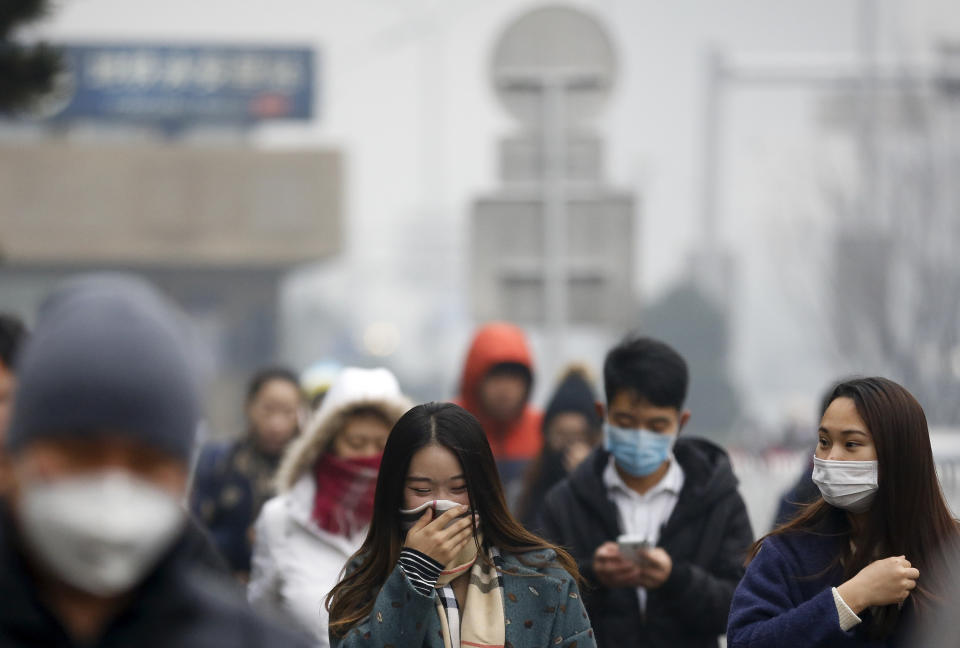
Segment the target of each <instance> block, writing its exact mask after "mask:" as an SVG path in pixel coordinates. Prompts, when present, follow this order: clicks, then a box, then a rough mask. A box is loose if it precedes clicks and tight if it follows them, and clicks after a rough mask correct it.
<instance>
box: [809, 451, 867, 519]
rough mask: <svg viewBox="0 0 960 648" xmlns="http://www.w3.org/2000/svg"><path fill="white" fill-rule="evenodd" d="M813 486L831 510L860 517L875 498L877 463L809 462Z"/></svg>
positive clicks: (820, 460)
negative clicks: (833, 507)
mask: <svg viewBox="0 0 960 648" xmlns="http://www.w3.org/2000/svg"><path fill="white" fill-rule="evenodd" d="M813 483H815V484H816V485H817V488H819V489H820V494H822V495H823V499H824V500H825V501H826V502H827V504H830V505H832V506H836V507H837V508H841V509H844V510H846V511H850V512H851V513H863V512H864V511H867V510H869V509H870V505H871V504H872V503H873V498H874V496H876V494H877V486H878V483H879V482H878V481H877V460H876V459H874V460H873V461H830V460H827V459H818V458H817V457H814V458H813Z"/></svg>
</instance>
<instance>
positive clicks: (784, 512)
mask: <svg viewBox="0 0 960 648" xmlns="http://www.w3.org/2000/svg"><path fill="white" fill-rule="evenodd" d="M835 388H836V385H831V386H830V389H828V390H827V392H826V393H825V394H823V396H822V397H821V398H820V410H819V411H818V412H817V418H818V420H819V419H821V418H823V414H824V412H826V411H827V408H828V407H829V406H830V401H832V400H833V390H834V389H835ZM819 498H820V489H818V488H817V485H816V484H814V483H813V457H812V456H811V457H810V460H809V461H807V464H806V466H805V467H804V469H803V472H802V473H800V475H798V476H797V481H795V482H794V483H793V485H792V486H791V487H790V488H789V489H788V490H787V491H786V492H785V493H784V494H783V495H781V496H780V503H779V504H778V505H777V514H776V517H775V518H774V520H773V528H777V527H779V526H781V525H783V524H786V523H787V522H789V521H790V520H792V519H793V518H795V517H796V516H797V515H799V514H800V512H801V511H803V509H804V508H805V507H806V506H807V504H809V503H810V502H813V501H816V500H817V499H819Z"/></svg>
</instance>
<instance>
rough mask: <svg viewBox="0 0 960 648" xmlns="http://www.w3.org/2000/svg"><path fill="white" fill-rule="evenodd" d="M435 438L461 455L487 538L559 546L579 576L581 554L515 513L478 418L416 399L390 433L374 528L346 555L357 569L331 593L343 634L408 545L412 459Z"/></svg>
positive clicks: (513, 548) (336, 630) (506, 546)
mask: <svg viewBox="0 0 960 648" xmlns="http://www.w3.org/2000/svg"><path fill="white" fill-rule="evenodd" d="M431 444H437V445H440V446H443V447H445V448H447V449H448V450H450V451H451V452H453V454H454V455H456V457H457V459H458V460H459V461H460V465H461V466H462V467H463V474H464V476H465V478H466V482H467V492H468V494H469V496H470V506H471V508H472V509H473V510H474V511H476V512H477V513H478V514H479V516H480V531H481V532H482V535H483V544H484V545H486V546H494V547H497V548H499V549H500V550H502V551H504V552H507V553H524V552H528V551H536V550H544V549H552V550H553V551H555V552H556V554H557V558H556V562H557V563H558V564H559V565H560V566H562V567H563V568H564V569H566V570H567V571H568V572H569V573H570V574H571V576H572V577H573V578H574V579H576V580H579V579H580V574H579V572H578V571H577V565H576V562H574V560H573V558H571V557H570V555H569V554H568V553H567V552H565V551H564V550H562V549H560V548H558V547H555V546H553V545H551V544H550V543H548V542H547V541H546V540H543V539H542V538H539V537H537V536H535V535H533V534H532V533H530V532H528V531H527V530H526V529H524V528H523V526H521V525H520V523H519V522H517V521H516V520H515V519H514V518H513V516H512V515H510V512H509V510H508V509H507V504H506V501H505V500H504V496H503V486H502V485H501V484H500V479H499V477H498V474H497V467H496V463H495V462H494V459H493V453H492V452H491V451H490V444H489V443H488V442H487V437H486V435H485V434H484V433H483V428H481V427H480V423H479V422H478V421H477V419H476V418H474V416H473V415H472V414H470V413H469V412H467V411H466V410H465V409H463V408H462V407H459V406H458V405H454V404H453V403H426V404H424V405H417V406H416V407H414V408H413V409H411V410H410V411H408V412H407V413H406V414H404V415H403V417H401V418H400V420H399V421H397V423H396V425H394V426H393V430H392V431H391V432H390V436H389V437H388V438H387V444H386V446H385V447H384V449H383V460H382V462H381V464H380V474H379V476H378V478H377V492H376V495H375V496H374V500H373V519H372V520H371V522H370V530H369V531H368V532H367V538H366V540H364V542H363V545H362V546H361V547H360V549H359V550H358V551H357V553H356V554H354V556H353V557H352V558H351V560H350V562H349V563H348V565H350V564H356V565H357V566H356V569H354V570H353V571H352V572H350V573H348V574H346V575H345V576H344V578H343V580H341V581H340V582H339V583H338V584H337V586H336V587H334V588H333V590H332V591H331V592H330V593H329V594H328V595H327V598H326V606H327V610H329V612H330V631H331V632H332V633H333V634H335V635H337V636H343V635H344V634H346V633H347V632H348V631H349V630H350V628H352V627H353V626H354V625H356V624H357V623H359V622H360V621H362V620H363V619H364V618H366V617H367V616H369V615H370V612H371V610H372V609H373V604H374V599H375V597H376V593H377V591H379V589H380V588H381V587H382V586H383V584H384V583H385V582H386V580H387V578H388V577H389V575H390V572H391V571H393V568H394V566H395V565H396V564H397V560H398V559H399V557H400V549H401V547H402V545H403V535H402V533H401V530H400V520H399V510H400V509H401V508H402V507H403V493H404V483H405V480H406V478H407V471H408V470H409V467H410V460H411V459H412V458H413V455H414V454H415V453H416V452H417V451H418V450H420V449H421V448H423V447H426V446H428V445H431ZM474 542H477V536H476V535H474ZM478 549H481V551H480V553H479V555H480V556H481V558H482V559H483V560H487V558H486V553H485V552H484V551H482V547H478Z"/></svg>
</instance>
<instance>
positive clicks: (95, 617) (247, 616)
mask: <svg viewBox="0 0 960 648" xmlns="http://www.w3.org/2000/svg"><path fill="white" fill-rule="evenodd" d="M183 339H184V334H183V332H182V331H181V329H180V326H179V323H178V320H177V318H176V316H175V315H174V311H173V309H172V308H171V307H170V306H169V304H168V303H167V302H166V301H165V300H164V299H163V298H162V297H161V296H160V295H159V294H158V293H157V292H156V291H155V290H154V289H153V288H152V287H150V286H149V285H148V284H146V283H144V282H142V281H140V280H137V279H134V278H132V277H127V276H122V275H90V276H87V277H81V278H79V279H75V280H72V281H70V282H67V283H66V284H65V285H64V286H63V287H62V288H60V289H59V290H57V291H56V292H55V293H54V294H53V295H52V296H51V297H50V298H49V299H48V300H47V301H46V302H45V303H44V305H43V307H42V308H41V311H40V313H39V317H38V320H37V325H36V328H35V330H34V332H33V334H32V335H31V337H30V339H29V341H28V342H27V343H26V345H25V346H24V348H23V349H22V352H21V353H20V355H19V359H18V363H17V388H16V394H15V398H14V408H13V415H12V419H11V422H10V429H9V430H8V433H7V438H6V442H5V445H6V448H5V449H6V455H7V456H6V457H5V458H4V461H5V462H6V463H7V466H6V469H5V470H3V471H0V475H2V478H0V496H2V498H3V499H2V506H0V516H2V517H0V600H2V601H3V602H4V603H3V605H0V645H2V646H10V645H12V646H41V645H42V646H75V645H84V646H103V647H107V646H178V647H185V648H192V647H194V646H196V647H200V646H231V645H238V646H240V645H242V646H266V645H285V646H300V645H303V644H302V643H301V642H300V640H299V638H296V637H290V636H288V635H287V634H286V633H285V632H284V631H281V630H278V629H276V628H273V627H272V626H270V625H269V624H267V623H265V622H264V621H261V620H260V619H258V618H257V617H255V616H254V615H253V614H252V613H251V612H250V611H249V610H247V609H246V608H245V607H244V605H243V603H242V600H240V599H238V598H236V597H235V596H234V594H233V592H232V591H231V590H229V589H227V588H225V586H222V585H220V584H219V583H218V582H217V581H216V580H215V579H213V578H212V577H211V576H210V575H208V574H206V573H204V572H203V571H202V570H199V569H196V568H194V565H195V561H194V560H193V558H192V556H188V554H189V550H188V549H187V548H186V546H185V545H186V544H187V543H186V536H187V535H188V534H187V516H186V514H185V512H184V509H183V507H182V505H181V501H182V499H183V495H184V492H185V489H186V483H187V475H188V465H189V458H190V453H191V450H192V447H193V437H194V430H195V427H196V424H197V421H198V420H199V416H200V407H199V402H198V398H197V388H196V381H195V378H194V375H193V371H192V370H191V365H190V357H189V353H188V352H187V350H186V348H185V345H184V342H183Z"/></svg>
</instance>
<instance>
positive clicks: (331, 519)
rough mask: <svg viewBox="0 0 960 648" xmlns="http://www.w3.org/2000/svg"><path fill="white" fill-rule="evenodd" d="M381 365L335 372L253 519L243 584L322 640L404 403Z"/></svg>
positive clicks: (255, 600)
mask: <svg viewBox="0 0 960 648" xmlns="http://www.w3.org/2000/svg"><path fill="white" fill-rule="evenodd" d="M409 406H410V404H409V402H408V401H407V400H406V399H405V398H404V397H403V396H402V394H401V393H400V387H399V385H398V384H397V379H396V378H395V377H394V376H393V374H392V373H390V372H389V371H388V370H386V369H356V368H346V369H343V370H342V371H341V372H340V374H339V375H338V376H337V378H336V380H335V381H334V383H333V384H332V385H331V387H330V389H329V391H328V392H327V395H326V397H325V398H324V401H323V404H322V405H321V407H320V409H319V410H318V411H317V414H316V415H315V417H314V419H313V421H312V422H311V424H310V425H309V426H308V429H307V431H306V433H305V434H303V435H302V436H301V437H300V438H299V439H297V440H296V441H295V442H294V443H293V444H292V445H291V446H290V447H289V448H288V449H287V451H286V453H285V455H284V458H283V461H282V463H281V465H280V470H279V472H278V478H277V482H278V492H279V493H280V494H279V495H278V496H277V497H275V498H273V499H272V500H270V501H268V502H267V504H266V505H265V506H264V508H263V512H262V513H261V514H260V518H259V519H258V520H257V525H256V528H255V533H256V538H255V542H254V553H253V571H252V574H251V579H250V584H249V587H248V590H247V595H248V598H249V599H250V602H251V603H252V604H253V605H254V606H255V607H258V608H261V609H267V610H274V611H277V612H280V613H281V614H282V615H283V616H285V617H288V618H289V619H290V620H292V621H293V622H294V623H296V624H297V625H299V626H300V627H301V628H302V629H304V630H306V631H308V632H311V633H312V634H313V635H315V637H316V640H317V645H319V646H326V645H327V615H326V610H324V609H323V597H324V596H325V595H326V593H327V592H328V591H330V588H332V587H333V586H334V584H336V582H337V578H338V577H339V575H340V572H341V571H342V570H343V566H344V565H345V564H346V562H347V559H349V557H350V556H351V555H352V554H353V553H354V552H355V551H356V550H357V549H358V548H359V547H360V543H361V542H362V541H363V538H364V536H365V535H366V532H367V527H368V526H369V524H370V518H371V515H372V514H373V495H374V490H375V488H376V483H377V473H378V470H379V467H380V458H381V455H382V452H383V448H384V444H385V443H386V441H387V436H388V435H389V433H390V428H391V427H393V424H394V423H396V421H397V420H398V419H399V418H400V417H401V415H403V413H404V412H405V411H407V409H409Z"/></svg>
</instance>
